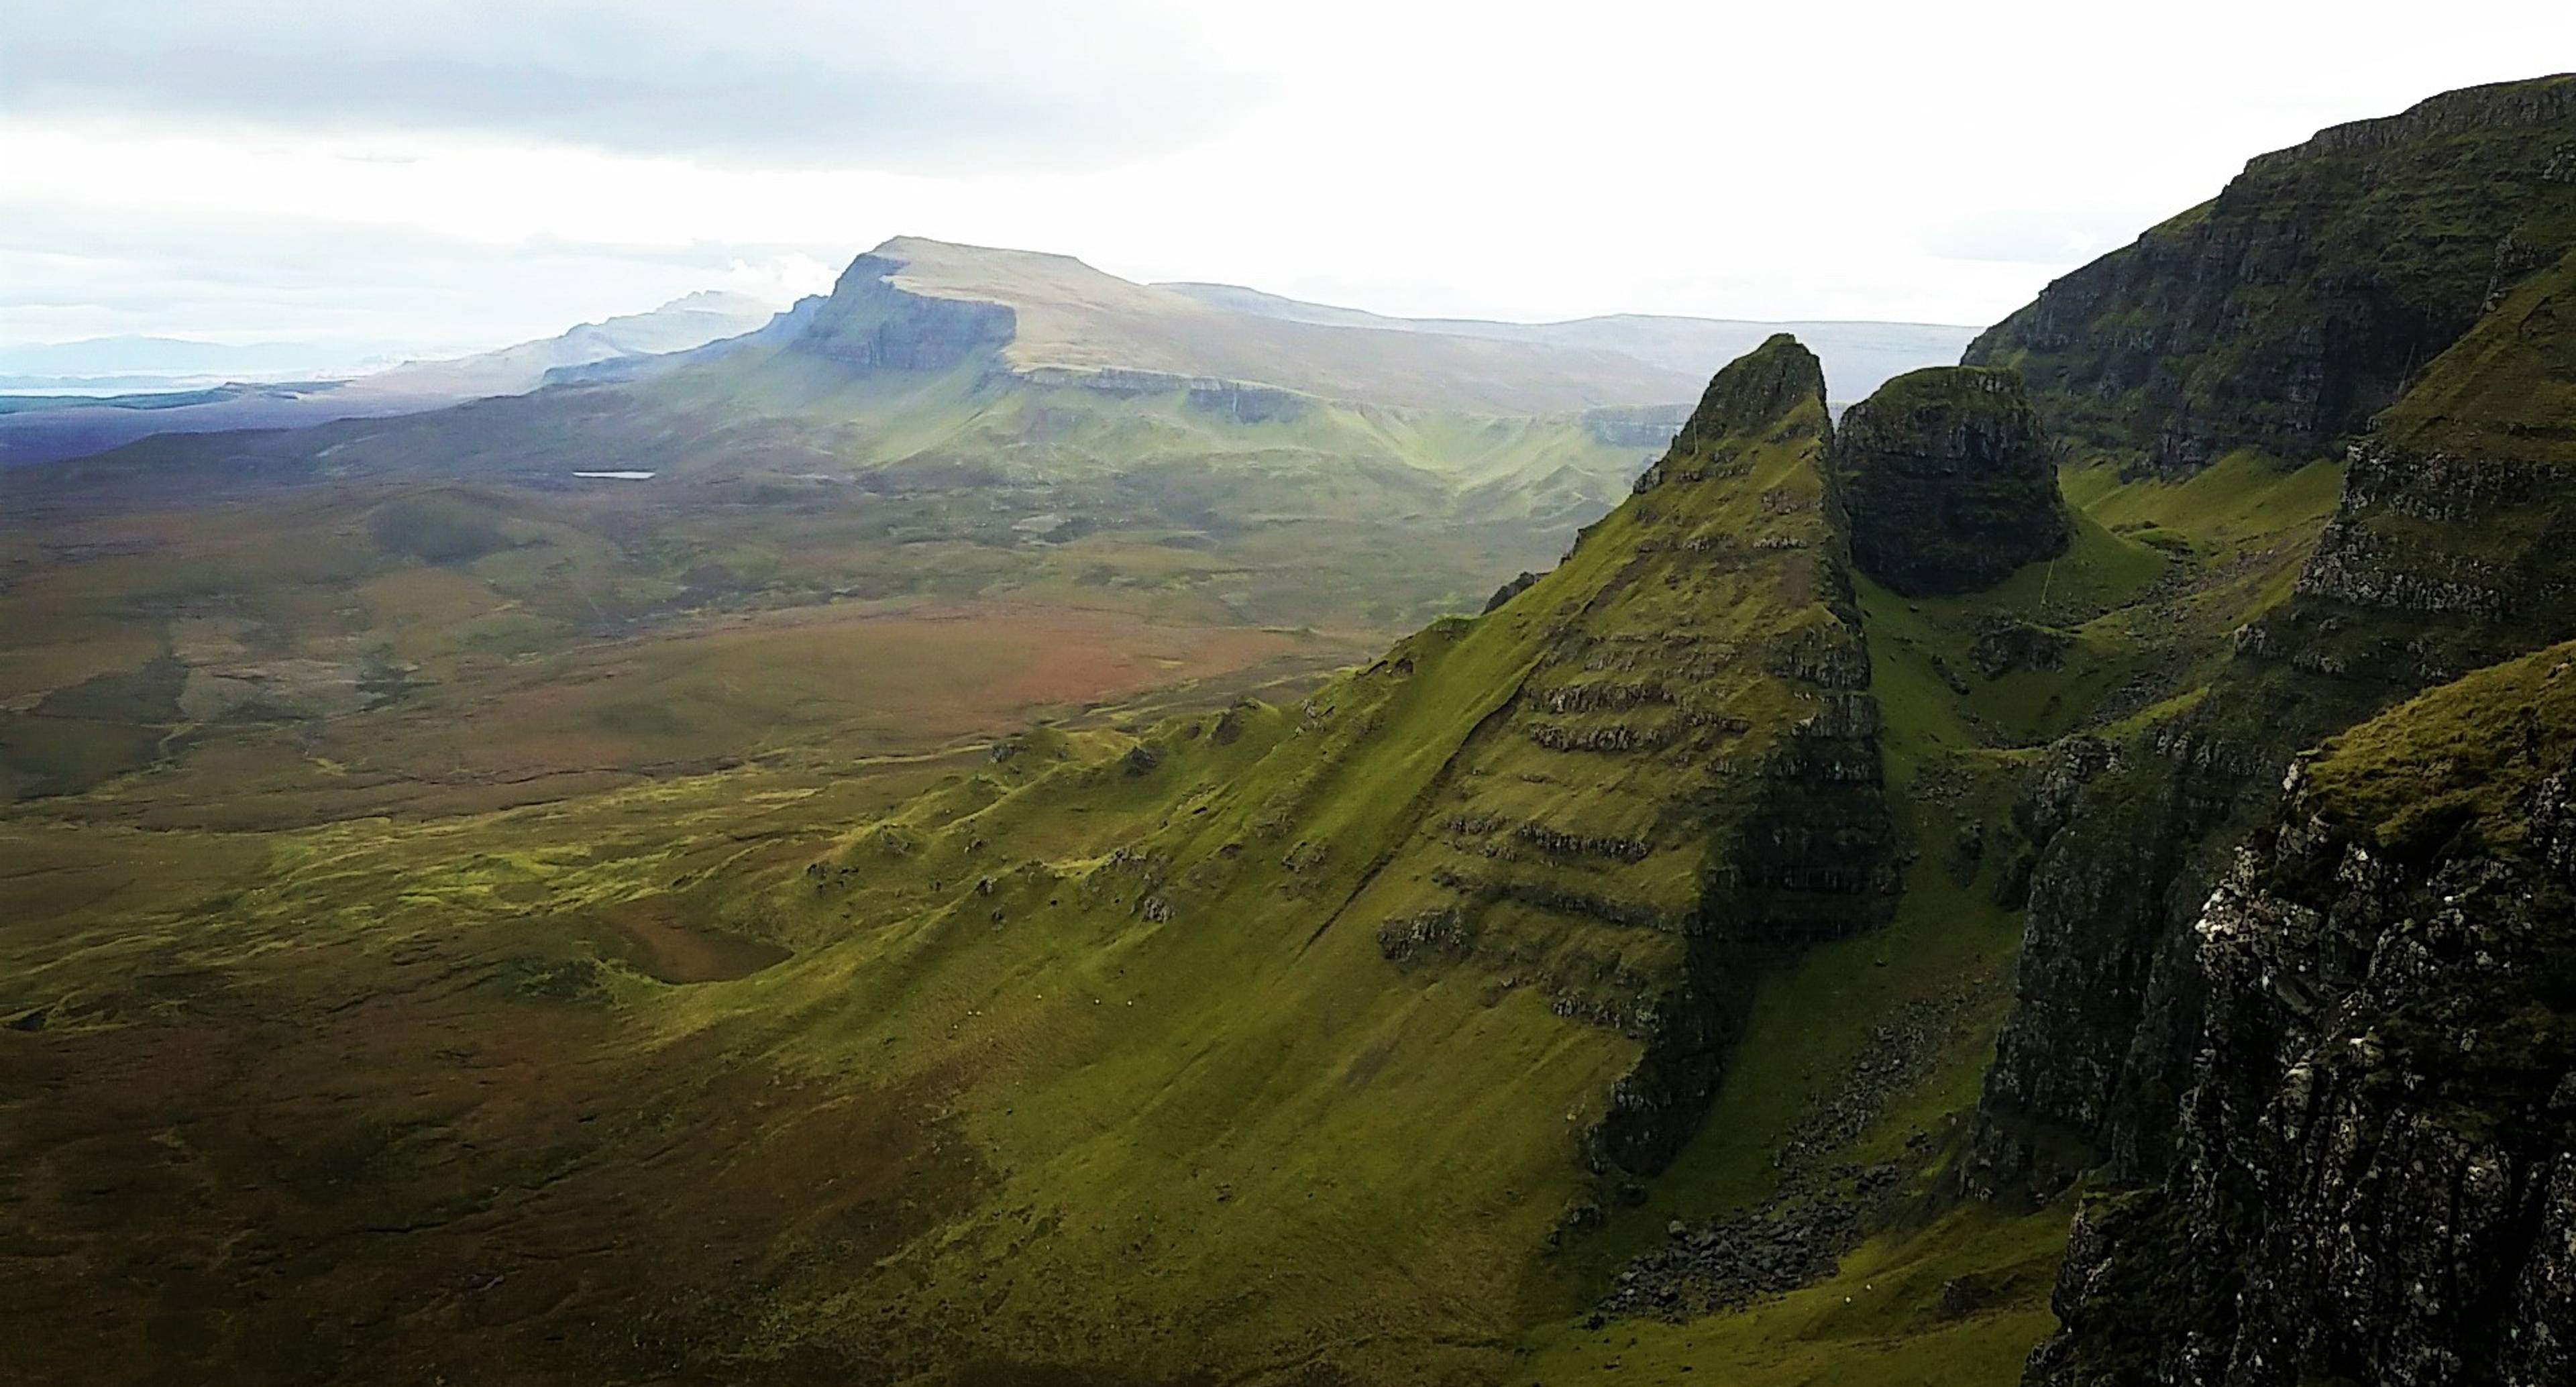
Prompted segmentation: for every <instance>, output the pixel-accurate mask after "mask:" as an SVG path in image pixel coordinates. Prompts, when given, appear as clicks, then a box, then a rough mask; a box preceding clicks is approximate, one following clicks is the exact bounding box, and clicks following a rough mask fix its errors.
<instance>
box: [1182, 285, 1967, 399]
mask: <svg viewBox="0 0 2576 1387" xmlns="http://www.w3.org/2000/svg"><path fill="white" fill-rule="evenodd" d="M1155 287H1156V288H1159V289H1169V290H1171V291H1172V292H1174V293H1177V294H1187V295H1189V296H1190V297H1191V298H1194V299H1198V300H1199V301H1201V302H1203V303H1212V304H1217V305H1220V306H1222V307H1226V308H1231V309H1234V310H1236V311H1237V312H1242V313H1256V314H1260V315H1261V316H1263V317H1270V318H1280V319H1285V320H1288V321H1291V322H1301V323H1319V324H1327V325H1331V326H1336V327H1366V328H1381V329H1385V330H1387V331H1392V332H1426V333H1441V334H1445V335H1448V336H1453V337H1480V338H1489V339H1492V340H1495V341H1503V342H1535V343H1543V344H1546V345H1550V346H1559V347H1577V348H1582V349H1584V350H1588V351H1602V352H1613V353H1616V354H1618V355H1621V356H1630V357H1635V358H1636V359H1638V360H1640V361H1643V362H1645V363H1647V364H1648V365H1650V366H1658V367H1661V368H1663V369H1665V370H1669V371H1678V372H1680V373H1682V374H1684V375H1687V376H1690V377H1691V378H1693V379H1695V380H1704V379H1706V378H1707V377H1709V376H1710V375H1713V374H1715V373H1716V371H1717V369H1718V368H1719V367H1721V366H1724V365H1725V364H1726V363H1728V362H1730V361H1733V360H1735V359H1736V358H1737V357H1740V356H1742V355H1744V354H1745V353H1746V352H1749V351H1751V350H1753V349H1754V348H1755V347H1757V346H1760V345H1761V344H1762V343H1763V342H1764V341H1766V340H1768V339H1769V338H1770V337H1772V336H1773V335H1774V334H1776V333H1783V332H1785V333H1788V334H1790V335H1791V336H1793V337H1796V338H1797V339H1798V340H1799V341H1801V342H1803V343H1806V344H1807V346H1808V348H1809V349H1810V350H1812V351H1814V352H1815V353H1816V355H1817V357H1818V358H1819V359H1821V360H1822V361H1823V362H1824V364H1825V383H1826V388H1827V390H1828V391H1829V392H1830V393H1831V394H1832V395H1833V398H1834V399H1836V400H1838V401H1840V400H1857V399H1859V398H1861V397H1862V396H1865V395H1867V394H1869V393H1870V392H1871V391H1873V390H1876V389H1877V388H1878V387H1879V386H1880V385H1882V384H1885V383H1886V382H1887V381H1888V380H1890V379H1892V378H1894V377H1896V376H1900V375H1903V374H1904V373H1905V372H1907V371H1912V370H1918V369H1920V368H1922V367H1925V366H1941V365H1948V364H1950V363H1952V362H1955V361H1957V360H1958V359H1959V353H1960V352H1961V351H1962V350H1964V349H1965V348H1966V347H1967V345H1968V343H1969V341H1970V340H1971V339H1973V338H1974V337H1975V336H1976V335H1977V333H1978V331H1979V329H1977V328H1974V327H1963V326H1959V325H1957V324H1951V323H1892V322H1873V321H1860V320H1854V321H1832V320H1818V321H1783V322H1767V321H1760V320H1755V319H1737V318H1689V317H1677V316H1673V315H1669V314H1661V313H1610V314H1603V315H1600V316H1597V317H1590V318H1570V319H1566V320H1564V321H1561V322H1548V323H1511V322H1500V321H1495V320H1491V319H1484V318H1398V317H1391V316H1388V315H1386V314H1382V313H1372V312H1369V311H1368V310H1366V309H1361V308H1340V307H1336V306H1334V305H1331V304H1322V303H1310V302H1307V301H1306V300H1303V299H1292V298H1288V297H1285V296H1283V295H1279V294H1272V293H1266V292H1264V291H1262V290H1259V289H1247V288H1245V287H1243V286H1241V285H1237V284H1205V283H1197V282H1191V281H1177V282H1173V283H1168V284H1159V285H1156V286H1155Z"/></svg>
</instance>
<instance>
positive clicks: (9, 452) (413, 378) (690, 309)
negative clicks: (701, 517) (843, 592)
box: [0, 290, 776, 466]
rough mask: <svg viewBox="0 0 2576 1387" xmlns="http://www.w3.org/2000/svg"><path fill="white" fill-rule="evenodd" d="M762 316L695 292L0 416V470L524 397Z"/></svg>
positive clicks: (742, 299) (764, 307)
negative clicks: (546, 331)
mask: <svg viewBox="0 0 2576 1387" xmlns="http://www.w3.org/2000/svg"><path fill="white" fill-rule="evenodd" d="M774 316H776V313H775V310H774V309H773V308H772V307H771V306H770V305H769V304H767V303H764V302H762V301H760V300H758V299H755V298H752V297H750V296H748V295H744V294H734V293H727V292H724V291H722V290H701V291H699V292H697V293H693V294H688V295H685V296H683V297H681V298H677V299H673V300H672V301H670V302H669V303H666V304H664V305H662V306H661V307H659V308H656V309H652V310H650V311H648V312H644V313H628V314H621V315H619V316H617V317H613V318H606V319H602V320H601V321H599V322H596V323H580V324H576V325H574V326H573V327H571V328H570V329H567V330H566V331H564V332H562V333H559V334H557V335H555V336H553V337H547V338H542V339H539V340H537V341H534V342H521V343H518V344H516V345H514V346H508V347H502V348H500V349H498V350H495V351H489V352H478V353H476V354H474V355H472V356H462V357H455V358H452V359H448V360H441V361H406V362H403V363H402V364H400V365H398V366H394V367H391V368H388V369H386V370H383V371H378V372H376V373H374V374H372V375H366V376H360V377H357V378H356V379H354V380H349V381H331V380H301V381H281V382H273V383H265V384H263V383H254V382H234V383H230V384H226V385H224V386H221V387H218V388H216V389H214V390H212V391H210V392H209V394H210V395H211V396H212V398H209V399H207V400H204V401H201V402H197V403H191V404H182V405H170V406H167V407H152V405H151V402H149V401H141V400H119V401H104V400H103V401H99V402H96V403H87V402H70V401H66V402H64V403H62V404H59V405H53V406H50V407H46V408H23V409H18V410H16V411H14V412H11V413H8V414H6V415H0V466H5V465H10V464H21V463H31V462H47V461H52V460H54V459H58V458H69V457H78V456H81V455H82V454H84V453H93V452H98V451H100V450H103V449H107V448H113V447H116V446H118V445H120V444H124V443H130V442H133V441H134V440H136V439H138V438H144V437H148V436H150V435H152V434H158V433H217V432H222V431H225V430H230V429H275V428H301V427H305V426H309V425H313V424H322V423H328V422H330V421H331V420H334V419H361V418H371V417H381V416H384V415H393V414H413V413H418V412H420V411H422V410H427V409H435V408H438V407H439V406H442V405H448V404H455V403H458V402H461V401H465V400H476V399H488V398H490V397H492V396H496V395H518V394H524V393H526V392H528V391H531V390H534V389H536V388H538V387H539V386H541V385H544V384H545V383H546V376H547V373H548V372H549V371H553V370H556V369H559V368H563V367H574V366H586V365H591V364H595V363H598V362H603V361H611V360H616V359H618V358H622V357H636V356H648V355H658V354H664V353H671V352H679V351H685V350H688V349H690V348H694V347H699V346H703V345H705V344H707V343H709V342H712V341H718V340H721V339H723V338H728V337H735V336H739V335H741V334H743V333H747V332H750V331H752V330H754V329H756V328H759V327H761V326H762V325H764V324H766V323H767V322H768V321H769V320H770V319H771V318H772V317H774ZM172 340H173V341H174V342H175V339H172ZM82 345H85V344H78V343H74V344H66V346H82ZM178 345H182V346H207V345H209V344H205V343H179V344H178ZM13 350H20V351H25V350H30V349H25V348H20V349H13ZM67 359H69V358H67ZM171 359H179V358H177V357H173V358H171ZM209 359H213V358H209ZM20 403H22V404H23V403H26V402H24V401H21V402H20Z"/></svg>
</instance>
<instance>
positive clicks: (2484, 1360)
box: [2032, 646, 2576, 1387]
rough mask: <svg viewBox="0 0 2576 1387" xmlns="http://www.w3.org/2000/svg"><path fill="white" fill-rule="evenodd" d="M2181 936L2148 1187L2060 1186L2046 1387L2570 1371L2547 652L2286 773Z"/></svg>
mask: <svg viewBox="0 0 2576 1387" xmlns="http://www.w3.org/2000/svg"><path fill="white" fill-rule="evenodd" d="M2291 779H2292V783H2293V786H2294V792H2293V793H2292V795H2291V796H2290V799H2289V802H2288V803H2287V804H2286V805H2285V806H2284V808H2283V811H2282V813H2281V815H2280V816H2279V819H2278V821H2277V822H2276V823H2275V824H2273V825H2272V826H2270V827H2269V828H2268V829H2267V830H2266V831H2265V833H2264V835H2263V836H2262V838H2261V839H2259V840H2258V841H2257V843H2256V844H2255V845H2253V846H2251V847H2249V848H2248V849H2247V850H2246V851H2244V852H2243V853H2242V854H2240V856H2239V857H2238V859H2237V861H2236V864H2235V865H2234V866H2233V867H2232V868H2231V869H2230V870H2229V872H2228V873H2227V875H2226V876H2225V877H2224V878H2223V879H2222V880H2221V881H2220V882H2219V884H2218V886H2217V887H2216V888H2215V889H2214V890H2213V891H2212V892H2211V893H2210V895H2209V898H2208V900H2207V901H2206V902H2205V903H2203V905H2202V906H2201V908H2200V909H2199V911H2198V913H2197V916H2196V918H2195V920H2194V922H2193V925H2192V932H2191V933H2192V943H2191V948H2192V952H2193V957H2194V962H2195V965H2196V968H2197V971H2198V974H2199V977H2200V979H2201V984H2202V987H2203V989H2204V993H2205V996H2204V1000H2203V1002H2202V1004H2201V1008H2200V1019H2199V1021H2198V1024H2197V1026H2196V1027H2194V1028H2193V1030H2192V1032H2191V1033H2189V1034H2187V1035H2184V1036H2182V1037H2180V1039H2181V1041H2182V1048H2183V1052H2184V1054H2185V1056H2186V1057H2187V1074H2188V1082H2189V1087H2188V1089H2186V1090H2184V1091H2183V1093H2182V1095H2181V1099H2180V1103H2179V1112H2178V1113H2177V1116H2176V1119H2175V1129H2174V1148H2175V1160H2174V1162H2173V1165H2172V1168H2171V1169H2170V1171H2169V1172H2168V1173H2167V1175H2166V1176H2165V1178H2164V1179H2163V1180H2162V1181H2161V1182H2160V1183H2158V1184H2155V1185H2153V1186H2151V1187H2148V1188H2145V1189H2141V1190H2138V1191H2135V1192H2133V1193H2128V1194H2123V1195H2115V1196H2113V1197H2110V1198H2106V1199H2102V1200H2098V1201H2096V1202H2094V1203H2092V1204H2090V1205H2088V1206H2087V1207H2086V1208H2085V1210H2084V1212H2083V1213H2082V1215H2081V1216H2080V1217H2079V1219H2078V1221H2077V1225H2076V1232H2075V1236H2074V1239H2073V1241H2072V1243H2071V1245H2070V1247H2069V1249H2068V1254H2067V1262H2066V1266H2065V1269H2064V1274H2063V1278H2062V1280H2061V1282H2060V1285H2059V1290H2058V1312H2059V1315H2060V1316H2061V1318H2062V1319H2063V1321H2064V1328H2063V1329H2062V1330H2061V1331H2060V1333H2059V1334H2058V1335H2057V1336H2056V1337H2055V1338H2054V1339H2053V1340H2051V1341H2050V1343H2048V1344H2047V1345H2046V1346H2044V1347H2043V1349H2042V1350H2041V1351H2040V1353H2039V1354H2038V1355H2037V1356H2036V1357H2035V1359H2034V1361H2033V1364H2032V1376H2033V1378H2034V1379H2035V1380H2036V1381H2039V1382H2043V1383H2049V1384H2063V1387H2076V1384H2095V1383H2113V1382H2119V1383H2135V1382H2144V1383H2160V1384H2161V1383H2175V1384H2180V1383H2201V1382H2228V1383H2238V1384H2245V1385H2246V1387H2273V1385H2274V1384H2278V1385H2279V1387H2291V1384H2296V1383H2303V1382H2315V1381H2321V1380H2334V1381H2355V1382H2407V1383H2417V1384H2427V1387H2431V1385H2432V1384H2453V1383H2460V1384H2465V1383H2500V1384H2510V1385H2511V1387H2540V1384H2544V1383H2557V1382H2565V1381H2567V1380H2568V1379H2569V1376H2570V1375H2571V1374H2576V930H2571V924H2570V922H2571V920H2576V647H2571V646H2558V647H2554V648H2551V649H2548V650H2544V651H2541V652H2539V653H2538V654H2536V655H2533V656H2529V657H2526V658H2524V659H2522V660H2519V661H2516V662H2513V663H2511V664H2508V665H2503V666H2499V667H2496V668H2493V669H2489V670H2484V671H2481V672H2479V673H2478V674H2475V675H2472V676H2470V677H2469V678H2467V679H2465V680H2462V681H2459V682H2458V683H2455V684H2451V685H2446V686H2444V687H2443V688H2441V689H2439V690H2436V691H2434V692H2433V693H2430V694H2427V695H2425V696H2424V697H2423V698H2421V699H2419V700H2416V701H2415V702H2412V703H2409V704H2407V705H2405V706H2403V707H2400V708H2398V709H2396V710H2394V711H2392V712H2390V713H2388V714H2386V715H2384V716H2382V717H2380V718H2379V719H2377V720H2375V721H2373V722H2371V723H2369V724H2367V725H2365V726H2363V727H2360V728H2356V729H2354V730H2353V731H2351V732H2349V733H2347V734H2345V735H2344V736H2342V737H2339V738H2336V739H2335V740H2334V741H2332V742H2331V743H2329V744H2328V746H2327V748H2326V750H2325V752H2324V754H2323V755H2322V756H2320V757H2318V758H2316V759H2315V760H2313V761H2310V762H2303V763H2301V764H2300V765H2298V766H2297V767H2296V768H2294V770H2293V772H2292V776H2291Z"/></svg>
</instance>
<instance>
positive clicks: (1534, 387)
mask: <svg viewBox="0 0 2576 1387" xmlns="http://www.w3.org/2000/svg"><path fill="white" fill-rule="evenodd" d="M802 345H803V346H804V347H805V348H806V349H808V350H812V351H817V352H821V353H824V354H827V355H835V356H840V357H843V358H845V359H848V360H851V361H853V362H857V363H861V364H868V365H894V364H902V365H906V366H910V367H914V368H920V369H931V368H935V367H940V366H946V365H952V364H955V363H956V362H958V361H961V360H964V359H965V358H966V356H967V355H968V354H970V353H975V352H989V353H991V354H992V357H993V359H994V360H995V361H996V362H997V363H998V364H999V365H1000V366H1002V367H1004V368H1007V369H1009V370H1012V371H1015V372H1020V373H1023V374H1028V375H1033V376H1039V377H1052V378H1059V379H1067V380H1073V381H1079V382H1083V383H1090V384H1096V385H1100V386H1103V387H1105V388H1112V389H1122V390H1139V391H1142V390H1147V389H1152V388H1157V387H1158V386H1168V385H1169V384H1170V383H1174V382H1201V383H1233V384H1245V385H1260V386H1270V387H1276V388H1279V389H1283V390H1290V391H1295V392H1298V393H1300V394H1306V395H1313V396H1317V397H1320V398H1323V399H1329V400H1336V401H1345V402H1356V403H1370V404H1380V405H1396V406H1408V407H1415V408H1426V409H1448V410H1458V411H1465V412H1471V413H1482V414H1506V415H1509V414H1561V413H1566V412H1569V411H1574V410H1582V409H1588V408H1593V407H1597V406H1604V405H1646V404H1669V403H1673V402H1676V401H1681V400H1687V399H1688V398H1690V395H1691V392H1692V391H1693V389H1694V388H1696V386H1697V384H1698V381H1697V379H1696V378H1695V377H1692V376H1688V375H1684V374H1682V373H1680V372H1677V371H1673V370H1670V369H1667V368H1664V367H1661V366H1657V365H1652V364H1650V363H1647V362H1645V361H1641V360H1639V359H1637V358H1635V357H1632V356H1627V355H1623V354H1620V353H1615V352H1604V351H1598V350H1593V349H1589V348H1583V347H1575V346H1568V345H1560V344H1542V343H1534V342H1533V343H1513V342H1496V341H1489V340H1485V339H1481V338H1475V337H1465V336H1453V335H1446V334H1427V333H1389V332H1374V331H1368V330H1365V329H1359V328H1353V327H1348V326H1341V325H1330V324H1320V323H1311V322H1298V321H1293V320H1289V319H1284V318H1277V317H1270V316H1266V315H1263V314H1258V313H1245V312H1240V311H1237V310H1236V309H1234V308H1231V307H1228V306H1225V305H1220V304H1214V303H1209V302H1207V301H1205V300H1202V299H1200V298H1197V297H1193V296H1192V295H1189V294H1186V293H1182V292H1179V291H1177V290H1174V289H1169V288H1163V287H1160V286H1155V285H1146V284H1135V283H1131V282H1129V281H1127V280H1123V279H1120V278H1118V277H1116V276H1114V275H1109V274H1104V273H1102V272H1101V271H1099V270H1095V269H1093V268H1091V267H1090V266H1088V265H1085V264H1083V263H1082V262H1081V261H1079V260H1076V259H1074V258H1072V257H1071V256H1065V255H1046V254H1040V253H1038V252H1035V251H1020V250H994V249H988V248H985V247H981V246H962V245H954V244H951V243H948V242H945V241H932V240H926V239H923V238H921V237H917V236H898V237H896V238H895V239H893V240H890V241H887V242H886V243H885V244H883V245H881V246H878V247H877V248H876V249H874V250H872V251H869V252H868V253H867V254H865V255H862V256H860V257H859V258H858V259H856V260H854V261H852V262H851V264H850V268H849V269H848V271H846V272H845V273H844V274H843V275H842V276H841V280H840V283H839V284H837V285H835V286H834V288H833V291H832V296H831V298H830V299H829V300H828V301H827V302H826V303H825V304H824V306H823V308H822V310H821V312H820V313H819V314H818V315H817V316H816V319H815V323H814V326H813V328H812V330H811V331H810V332H809V333H808V334H807V335H806V338H805V340H804V342H803V344H802Z"/></svg>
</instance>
